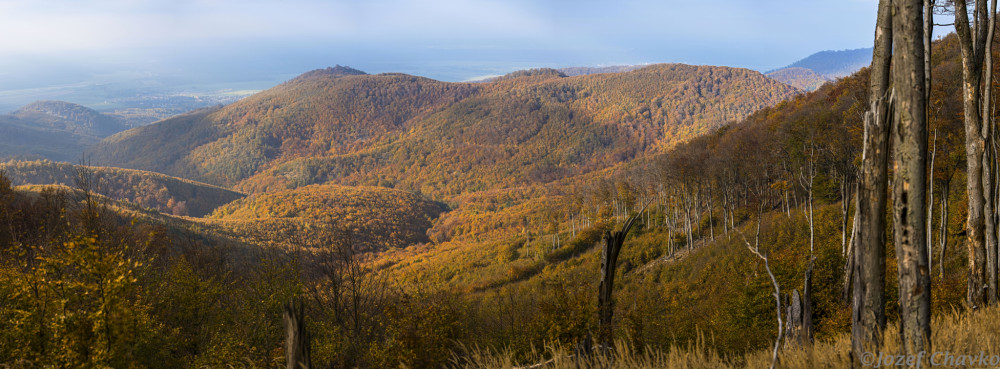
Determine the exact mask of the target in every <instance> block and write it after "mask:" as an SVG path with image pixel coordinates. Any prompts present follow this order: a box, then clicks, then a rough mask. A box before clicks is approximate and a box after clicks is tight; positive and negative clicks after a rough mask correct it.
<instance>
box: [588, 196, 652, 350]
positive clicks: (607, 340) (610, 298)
mask: <svg viewBox="0 0 1000 369" xmlns="http://www.w3.org/2000/svg"><path fill="white" fill-rule="evenodd" d="M646 206H649V204H648V203H647V204H646ZM644 210H645V206H644V207H643V209H642V210H639V212H638V213H636V214H635V215H633V216H631V217H629V218H628V220H626V221H625V224H624V225H622V230H621V231H618V232H611V231H604V238H603V240H604V249H603V251H602V252H601V284H600V286H599V290H598V295H597V312H598V315H599V316H598V318H599V323H600V328H599V332H598V337H597V339H598V343H599V344H602V345H604V346H605V347H611V344H612V343H613V341H612V339H613V338H614V337H613V334H614V328H613V327H612V320H613V318H614V313H615V300H614V295H613V293H614V285H615V270H616V269H617V268H618V254H619V253H620V252H621V249H622V246H623V245H624V244H625V236H627V235H628V231H629V230H631V229H632V226H633V225H634V224H635V222H636V220H638V219H639V218H640V217H641V216H642V212H643V211H644Z"/></svg>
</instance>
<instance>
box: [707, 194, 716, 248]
mask: <svg viewBox="0 0 1000 369" xmlns="http://www.w3.org/2000/svg"><path fill="white" fill-rule="evenodd" d="M708 234H709V236H710V237H711V238H710V239H711V240H712V241H715V215H713V213H712V185H711V184H709V186H708Z"/></svg>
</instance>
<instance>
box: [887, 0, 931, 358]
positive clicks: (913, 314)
mask: <svg viewBox="0 0 1000 369" xmlns="http://www.w3.org/2000/svg"><path fill="white" fill-rule="evenodd" d="M893 8H894V9H893V21H892V26H893V36H894V39H895V40H894V41H895V47H896V49H895V53H894V55H893V63H894V64H895V66H894V67H895V70H894V73H893V86H894V87H893V88H894V90H895V91H896V109H895V112H896V114H895V118H896V119H895V120H896V132H895V133H894V134H893V135H892V136H893V138H894V142H893V144H894V151H893V152H894V160H893V169H894V179H893V210H894V211H893V227H894V229H895V231H894V232H893V236H894V238H895V244H896V259H897V260H898V271H899V313H900V318H899V320H900V329H899V330H900V338H901V340H902V341H901V342H902V346H903V349H904V351H905V352H906V353H907V354H911V355H917V354H918V353H921V352H929V350H928V349H929V347H930V338H931V328H930V319H931V294H930V292H931V288H930V287H931V279H930V270H929V269H928V267H927V245H926V243H927V228H926V226H927V223H926V222H924V216H925V214H926V201H927V106H926V101H925V100H924V58H923V54H924V39H923V3H922V0H895V1H893ZM912 365H918V364H917V363H914V364H912Z"/></svg>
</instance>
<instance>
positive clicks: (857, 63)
mask: <svg viewBox="0 0 1000 369" xmlns="http://www.w3.org/2000/svg"><path fill="white" fill-rule="evenodd" d="M871 61H872V49H871V48H870V47H869V48H862V49H852V50H826V51H820V52H818V53H815V54H812V55H809V56H807V57H806V58H804V59H802V60H799V61H796V62H794V63H792V64H790V65H788V66H786V67H784V68H780V69H776V70H773V71H770V72H767V73H766V74H767V76H768V77H771V78H774V79H776V80H778V81H781V82H784V83H787V84H790V85H792V86H795V87H798V88H800V89H803V90H806V91H812V90H815V89H816V88H818V87H819V86H820V85H822V84H823V83H826V82H827V81H832V80H836V79H837V78H841V77H845V76H848V75H850V74H852V73H854V72H857V71H858V70H859V69H861V68H864V67H867V66H868V65H870V64H871Z"/></svg>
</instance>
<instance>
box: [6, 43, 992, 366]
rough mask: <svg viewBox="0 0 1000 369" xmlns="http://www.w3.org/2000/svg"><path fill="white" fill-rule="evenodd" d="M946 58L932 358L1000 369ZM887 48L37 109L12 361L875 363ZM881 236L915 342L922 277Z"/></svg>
mask: <svg viewBox="0 0 1000 369" xmlns="http://www.w3.org/2000/svg"><path fill="white" fill-rule="evenodd" d="M932 50H933V54H932V55H933V57H932V58H930V57H929V58H928V61H929V63H930V64H928V70H930V71H932V74H933V76H934V77H933V80H932V82H928V83H929V85H928V86H929V88H930V89H929V91H927V95H926V96H927V99H928V101H930V103H928V106H930V108H929V109H927V110H926V111H925V112H926V117H925V119H926V124H927V131H928V132H933V133H932V134H930V133H929V134H928V137H926V138H928V139H930V137H931V135H933V136H932V137H933V139H932V140H931V141H930V142H925V143H926V145H924V149H928V146H929V149H928V150H930V152H932V153H933V154H931V155H933V156H932V157H933V159H932V161H930V162H928V163H926V164H927V169H926V171H927V177H928V178H929V180H928V181H927V183H928V185H929V186H928V189H927V190H926V194H927V195H928V200H927V206H928V207H929V208H921V209H920V210H921V211H923V212H926V214H927V215H922V214H923V213H922V214H921V222H926V229H925V231H926V232H925V233H923V235H925V236H926V237H927V239H926V243H925V244H924V245H925V246H926V249H925V251H924V253H925V256H927V255H929V256H927V258H928V259H926V260H925V259H922V260H923V261H926V264H921V267H922V268H924V269H921V270H922V271H923V272H924V274H925V275H926V276H927V281H928V284H927V287H928V290H927V291H926V295H927V296H928V297H927V301H928V307H927V316H928V317H933V321H934V323H933V324H934V327H935V334H936V335H935V336H933V342H934V345H936V346H934V347H935V348H937V347H947V348H949V349H952V350H955V351H956V352H958V351H961V350H973V349H975V350H980V349H981V350H984V352H986V353H987V354H989V355H993V354H1000V353H996V352H995V348H993V347H986V346H988V344H987V345H986V346H984V345H983V344H979V343H976V342H993V341H991V340H993V339H995V337H994V335H995V332H992V331H990V329H991V328H990V327H992V326H993V325H995V324H993V323H990V322H991V321H992V320H991V319H992V317H994V316H995V315H996V306H992V305H995V304H988V305H990V306H986V307H985V308H976V309H972V308H970V307H969V306H968V299H969V295H968V291H971V289H969V290H968V291H967V286H968V283H969V282H968V278H970V277H969V276H970V268H971V267H970V265H969V264H968V262H969V260H967V259H966V258H967V256H968V255H967V252H966V251H967V250H966V248H967V247H969V246H968V245H970V244H971V243H969V242H970V241H969V237H970V236H969V233H968V231H967V222H968V220H967V219H968V218H969V203H970V200H969V197H968V195H967V192H966V187H967V186H968V183H970V182H969V181H968V180H967V178H973V177H970V175H969V174H968V173H969V172H968V169H967V164H968V161H969V159H968V158H967V155H969V154H967V151H966V150H965V148H966V142H965V141H964V140H965V138H966V137H965V136H964V132H965V127H964V126H963V124H965V121H964V119H965V116H964V114H965V113H964V111H963V104H962V103H963V101H962V92H961V89H962V81H963V75H962V69H961V68H962V57H963V52H962V42H961V40H960V39H959V37H958V36H957V35H955V34H951V35H948V36H946V37H943V38H941V39H940V40H937V41H935V42H934V43H933V45H932ZM872 53H873V50H872V49H857V50H846V51H840V52H823V53H817V54H814V55H813V56H810V57H808V58H806V59H803V60H801V61H799V62H796V63H793V64H791V65H789V66H788V67H786V68H782V69H779V70H775V71H772V72H769V73H767V74H762V73H760V72H757V71H753V70H750V69H745V68H734V67H723V66H704V65H688V64H675V63H674V64H650V65H641V66H635V65H633V66H624V65H623V66H613V67H594V68H589V67H580V68H562V69H551V68H539V69H528V70H521V71H516V72H512V73H509V74H507V75H504V76H500V77H495V78H490V79H486V80H482V81H477V82H443V81H438V80H434V79H430V78H425V77H421V76H414V75H408V74H401V73H377V74H369V73H366V72H364V71H362V70H359V69H354V68H351V67H347V66H341V65H336V66H334V67H328V68H325V69H316V70H313V71H309V72H306V73H304V74H301V75H299V76H297V77H295V78H292V79H290V80H288V81H286V82H283V83H281V84H278V85H276V86H274V87H272V88H269V89H266V90H263V91H260V92H257V93H254V94H252V95H249V96H247V97H245V98H241V99H238V100H235V101H232V102H230V103H228V104H218V105H211V106H203V107H202V106H199V107H197V108H195V109H189V110H185V111H184V112H179V114H173V113H174V112H175V111H173V110H170V111H169V113H168V112H164V115H163V116H157V118H156V120H155V121H150V119H148V114H147V113H149V112H137V113H136V114H137V116H131V117H130V116H127V115H123V114H121V113H113V114H112V113H99V112H97V111H94V110H92V109H89V108H86V107H83V106H80V105H76V104H72V103H66V102H57V101H45V102H38V103H33V104H30V105H27V106H24V107H22V108H20V109H19V110H16V111H14V112H12V113H10V114H7V115H4V116H0V134H3V137H4V139H3V140H2V141H0V157H3V158H4V160H5V161H3V162H0V252H2V255H3V258H2V259H0V298H2V299H3V301H4V304H3V305H2V306H0V328H2V329H0V366H3V365H6V364H5V363H7V362H11V363H15V362H16V365H21V363H28V364H25V365H29V364H30V366H53V367H164V368H168V367H199V368H200V367H213V368H214V367H237V366H240V367H285V366H286V365H293V366H294V363H292V362H291V361H294V360H304V361H307V362H311V363H313V364H315V365H316V366H317V367H330V368H381V367H398V366H403V367H414V368H436V367H449V368H499V367H504V368H509V367H527V366H530V365H535V364H537V363H543V364H544V365H549V364H551V366H552V367H560V368H561V367H575V365H577V364H575V363H578V362H581V361H579V360H589V361H586V364H583V365H585V366H586V365H590V366H595V367H598V366H601V365H605V364H607V365H618V366H615V367H650V366H651V367H668V368H672V367H705V368H713V367H733V368H736V367H763V366H767V365H768V364H770V365H774V364H775V363H779V364H784V365H785V366H784V367H811V366H814V365H816V364H817V363H818V362H819V360H825V361H826V362H829V363H830V364H829V365H830V366H833V367H841V366H850V365H853V364H852V361H851V360H853V359H852V357H851V356H850V352H851V351H850V350H851V348H850V346H851V344H852V339H851V337H850V332H851V331H852V326H856V325H857V324H858V321H857V319H854V318H852V316H855V315H856V314H857V312H856V311H855V310H854V309H855V308H856V306H855V305H852V298H857V297H856V296H853V295H852V294H851V293H852V292H853V291H855V290H853V289H852V288H859V287H857V286H858V283H862V282H864V283H868V282H867V281H863V280H860V279H859V278H861V277H860V274H858V273H860V272H859V270H860V269H858V268H860V267H858V266H857V264H856V263H860V261H858V260H862V259H857V258H859V257H860V256H857V255H860V254H861V253H863V252H870V251H871V250H867V249H862V248H860V246H858V245H860V244H861V243H860V242H861V241H860V239H861V236H859V235H860V234H861V233H860V232H862V231H860V230H859V228H860V227H861V226H859V225H858V224H861V222H862V220H861V219H862V218H863V217H864V216H867V214H865V215H859V214H860V213H859V212H860V210H859V209H861V206H862V205H861V204H862V202H861V201H862V200H860V199H861V198H862V197H861V196H863V194H864V193H865V192H863V191H864V190H865V189H866V188H867V187H865V186H868V185H870V184H869V183H868V182H866V180H867V179H865V178H867V177H865V174H864V173H866V172H864V171H863V170H862V169H864V168H870V167H869V166H868V165H870V164H866V163H868V160H870V158H871V157H870V156H865V155H868V154H864V155H863V153H867V151H865V148H866V146H865V142H866V141H865V140H866V139H868V138H869V137H870V135H871V134H873V133H872V131H871V130H872V129H873V128H872V126H871V125H870V124H871V119H873V118H872V114H873V113H871V112H870V111H869V110H870V109H871V107H872V106H875V105H873V103H872V101H878V99H877V98H874V97H873V96H872V93H871V92H870V91H871V90H872V87H871V86H872V83H873V82H871V81H874V80H876V79H877V78H876V77H877V76H878V74H876V73H881V72H880V71H879V70H878V69H875V67H874V66H875V65H876V64H877V63H876V62H873V60H872V59H871V58H870V56H871V55H872ZM876 54H877V53H876ZM876 61H877V60H876ZM870 65H871V66H873V67H871V68H864V67H867V66H870ZM921 67H922V66H921ZM900 68H902V67H900ZM991 68H994V69H997V68H996V67H995V66H991ZM886 70H887V68H886ZM990 114H992V113H990ZM994 115H995V114H994ZM159 118H163V119H159ZM893 119H896V118H893ZM899 119H902V118H899ZM990 124H992V123H990ZM898 134H899V135H902V134H903V133H898ZM900 137H902V136H900ZM991 142H992V141H991ZM895 145H897V146H898V145H900V144H899V143H897V144H895ZM897 146H892V147H897ZM889 147H890V146H889V145H888V144H886V146H885V148H889ZM928 150H924V151H928ZM988 155H990V154H987V156H986V159H985V161H984V162H985V163H986V166H987V167H988V168H992V169H996V167H997V161H996V158H995V154H992V155H994V156H993V157H991V156H988ZM896 158H898V156H897V157H894V159H896ZM991 160H992V161H991ZM881 165H883V167H885V168H894V169H891V170H890V172H892V173H895V172H896V171H899V169H898V168H899V167H898V166H897V167H892V166H891V165H892V164H891V163H890V164H881ZM990 173H992V174H990ZM996 173H997V172H996V171H993V172H989V169H987V171H986V177H987V178H988V179H987V180H986V183H988V182H989V180H990V179H995V177H996ZM980 182H982V181H980ZM972 183H975V181H973V182H972ZM989 186H993V187H992V190H993V192H988V196H987V198H990V199H994V198H995V197H996V193H997V192H996V190H995V187H996V186H995V183H994V185H988V186H987V188H988V189H989V188H991V187H989ZM988 191H989V190H988ZM882 192H886V189H885V188H882ZM903 192H904V193H905V191H903ZM883 195H885V194H883ZM991 196H992V197H991ZM864 201H867V200H864ZM891 204H896V205H899V204H902V205H901V206H904V208H905V205H906V204H907V203H905V202H900V201H898V200H893V201H892V202H891ZM987 204H990V203H989V202H987ZM986 206H987V208H986V210H987V212H988V213H989V214H993V215H996V214H1000V212H998V211H997V206H996V204H995V203H994V204H992V205H986ZM889 209H890V211H892V208H891V207H890V208H889ZM881 215H882V218H888V219H890V220H892V221H890V222H888V223H887V224H884V226H885V227H883V228H886V229H888V230H889V231H890V232H889V234H891V235H893V236H897V235H902V234H903V233H902V232H899V233H898V234H897V233H892V230H893V229H894V228H893V227H895V226H898V225H899V224H901V223H902V222H903V221H904V220H905V218H903V219H902V220H895V219H896V218H892V217H891V216H889V217H886V214H885V213H884V212H883V213H881ZM864 219H868V221H870V219H869V218H864ZM992 219H995V218H992ZM625 224H629V225H634V226H632V228H631V231H629V230H627V229H626V230H625V231H623V233H624V234H622V235H621V236H620V237H621V238H620V239H621V240H622V242H623V244H622V245H623V248H622V249H621V253H620V254H617V253H615V254H614V256H610V254H609V253H610V251H607V250H609V248H608V247H609V245H610V244H611V243H612V242H614V241H613V240H612V238H613V237H615V236H612V235H613V234H614V233H612V232H617V231H619V230H621V229H622V228H623V227H624V225H625ZM992 227H993V229H990V230H989V232H993V233H991V234H993V235H994V236H995V235H996V229H995V228H996V227H995V225H993V226H992ZM882 236H883V237H882V238H883V239H886V238H887V239H888V242H884V241H886V240H883V242H884V243H883V244H881V248H882V249H883V250H882V252H883V256H882V257H883V264H884V265H882V266H881V267H882V270H881V273H882V276H883V278H884V280H883V281H882V284H883V285H884V287H883V288H884V289H885V291H884V294H883V296H882V298H883V299H884V300H883V304H882V305H883V306H882V309H883V314H884V315H885V316H884V320H885V321H888V322H889V323H888V324H889V328H884V329H885V332H886V333H887V335H886V337H890V336H892V337H895V335H892V334H889V332H895V331H894V330H895V329H897V328H896V327H899V326H900V324H909V323H906V322H908V320H906V319H907V317H908V315H907V314H908V313H907V310H906V309H905V306H907V305H906V304H907V301H910V300H907V299H908V298H909V297H908V296H909V295H907V294H906V293H905V290H903V288H904V287H902V286H903V284H902V282H903V281H906V280H907V279H906V278H907V275H906V274H904V272H903V271H905V270H907V269H906V268H907V267H908V266H909V265H910V263H911V259H912V258H911V257H910V256H905V257H901V256H897V255H896V254H895V253H894V252H893V250H894V249H895V248H897V247H904V245H903V244H898V242H897V241H896V240H895V239H894V238H892V237H885V235H882ZM984 237H986V236H984ZM868 239H871V238H868ZM984 239H985V238H984ZM907 245H908V244H907ZM989 247H992V249H990V250H992V251H990V252H993V253H994V254H995V251H996V250H995V249H996V245H995V244H992V245H991V246H989ZM885 250H888V251H887V252H886V251H885ZM991 255H993V254H991ZM609 260H610V262H609ZM994 261H995V260H994ZM609 265H610V267H609ZM615 268H617V275H616V274H615ZM990 268H993V269H994V271H993V273H996V270H995V269H996V265H995V263H994V264H993V266H991V267H990ZM609 269H610V270H611V272H610V274H604V273H607V271H608V270H609ZM616 277H617V282H615V278H616ZM994 282H995V281H994ZM605 283H608V285H613V286H614V288H612V289H611V291H612V292H611V293H610V295H609V296H610V297H609V296H606V295H604V294H602V293H601V292H599V291H600V289H603V288H604V287H603V286H605ZM612 283H617V284H612ZM852 283H853V284H852ZM994 284H995V283H994ZM897 285H898V286H901V287H896V286H897ZM994 287H995V286H994ZM969 288H971V287H969ZM985 290H986V291H987V292H984V293H989V294H993V295H992V296H994V297H995V296H996V293H995V289H994V290H990V289H989V288H987V289H985ZM609 299H610V302H607V301H608V300H609ZM775 305H777V309H775ZM605 309H608V310H605ZM608 311H610V312H611V313H612V314H611V315H609V317H610V316H613V318H609V319H608V320H609V321H605V320H604V318H603V317H604V316H605V315H604V314H605V313H607V312H608ZM776 314H777V317H778V319H775V315H776ZM928 319H930V318H928ZM994 320H995V319H994ZM970 326H974V327H976V329H966V328H964V327H970ZM776 328H777V329H776ZM295 332H299V333H295ZM938 332H943V333H938ZM297 337H298V338H297ZM301 337H306V338H301ZM930 337H931V336H928V342H930V339H931V338H930ZM303 342H304V343H303ZM884 343H885V345H884V350H887V352H894V353H895V352H905V350H906V348H905V347H901V346H900V344H899V342H898V340H897V339H895V338H886V339H885V342H884ZM592 344H593V345H592ZM595 347H596V349H595ZM611 347H614V348H611ZM772 347H774V348H773V353H772V351H771V350H772ZM296 350H299V351H296ZM301 350H304V352H305V353H303V351H301ZM991 350H993V351H991ZM303 355H304V356H303ZM584 355H591V356H584ZM303 357H304V359H303ZM779 358H780V359H779ZM8 359H10V360H8ZM602 360H605V361H602ZM608 360H611V361H613V362H607V361H608ZM571 363H573V364H571ZM855 364H856V363H855ZM16 365H15V366H16ZM303 365H305V364H303ZM779 366H780V365H779ZM588 367H589V366H588Z"/></svg>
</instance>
